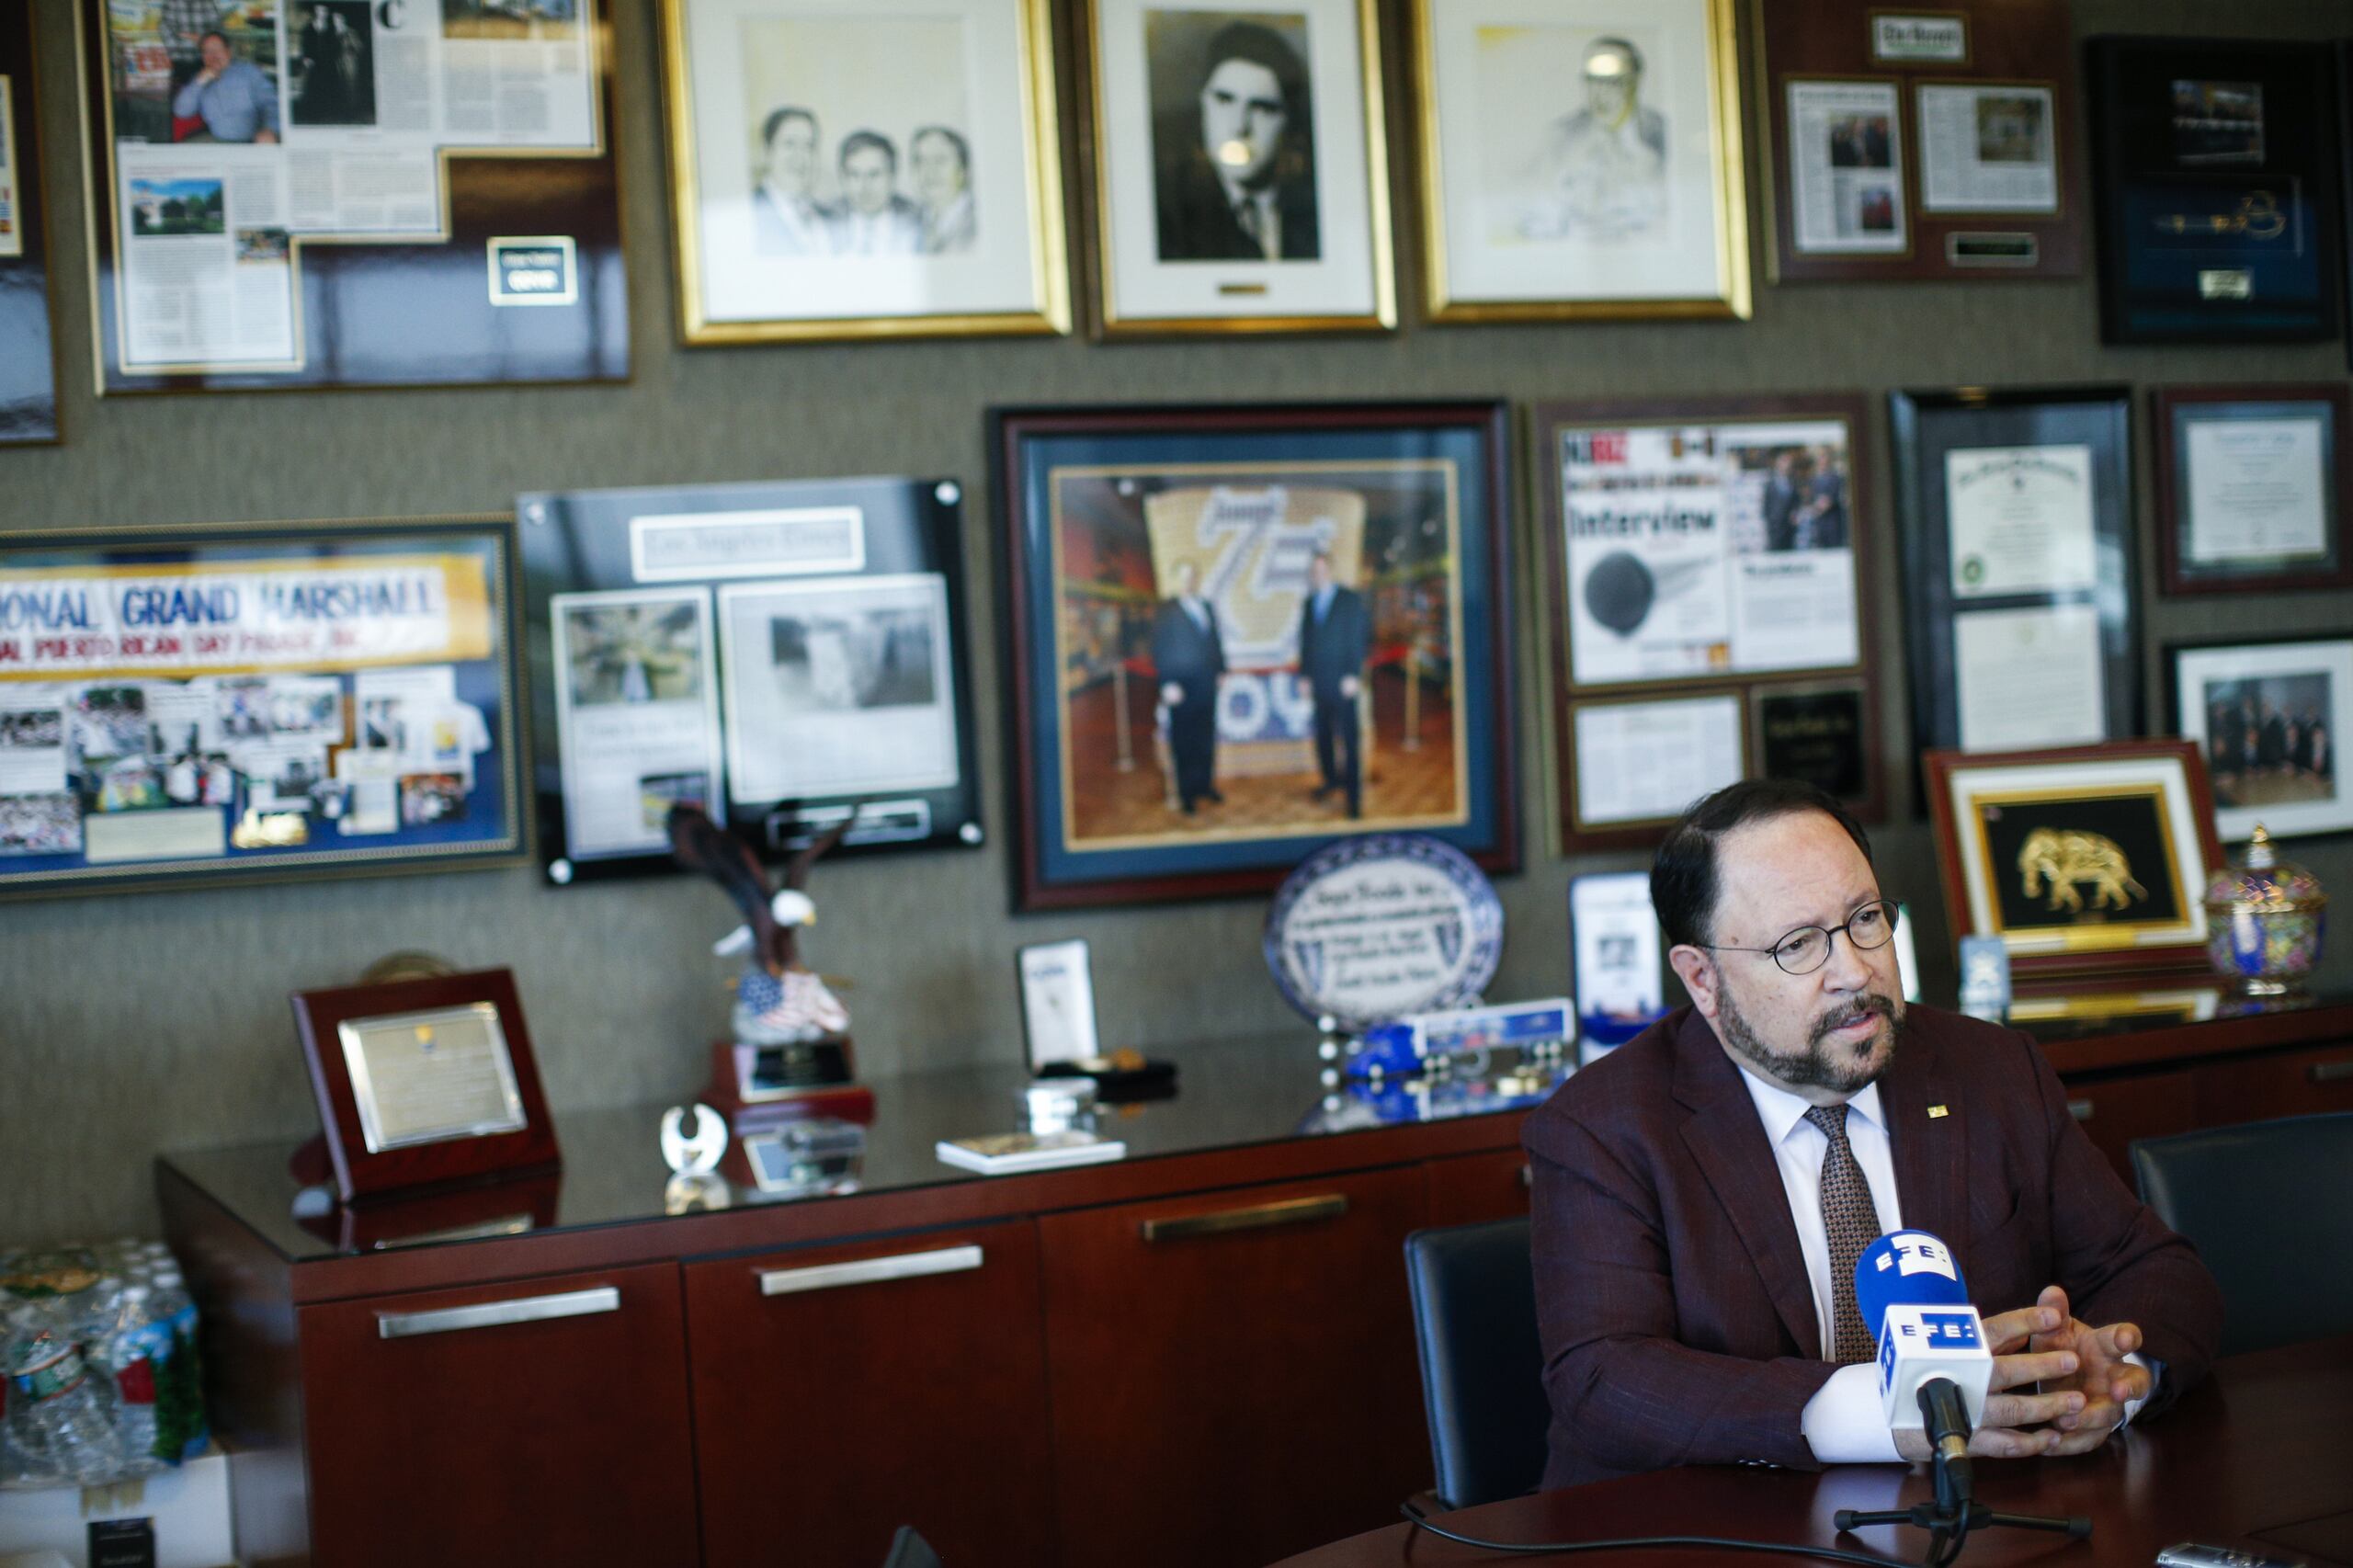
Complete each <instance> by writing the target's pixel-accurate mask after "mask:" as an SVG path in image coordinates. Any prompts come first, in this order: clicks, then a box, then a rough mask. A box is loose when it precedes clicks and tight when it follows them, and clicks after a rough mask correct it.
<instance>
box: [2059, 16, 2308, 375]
mask: <svg viewBox="0 0 2353 1568" xmlns="http://www.w3.org/2000/svg"><path fill="white" fill-rule="evenodd" d="M2084 52H2085V72H2086V78H2087V80H2088V83H2089V85H2090V89H2091V97H2092V113H2091V123H2092V127H2093V143H2092V160H2093V163H2092V168H2093V176H2094V188H2095V191H2096V203H2095V205H2096V210H2097V220H2098V228H2099V241H2100V245H2099V250H2100V265H2099V304H2100V335H2101V337H2102V339H2103V340H2104V341H2106V342H2109V343H2177V342H2200V341H2214V342H2226V343H2249V342H2285V341H2295V340H2305V339H2313V338H2325V337H2328V336H2331V335H2334V334H2335V333H2336V319H2337V315H2336V309H2337V307H2336V294H2337V290H2338V289H2339V288H2340V287H2341V286H2342V284H2343V282H2344V278H2343V276H2342V273H2341V270H2340V265H2339V259H2338V258H2339V256H2340V248H2339V236H2338V233H2337V206H2338V195H2339V192H2338V185H2337V182H2338V179H2339V175H2338V170H2337V160H2338V155H2339V152H2340V145H2339V142H2340V137H2339V125H2338V121H2337V119H2336V116H2335V115H2334V114H2333V113H2332V112H2331V110H2330V102H2331V98H2332V97H2333V96H2334V95H2333V93H2332V90H2331V88H2332V84H2331V82H2330V77H2331V75H2332V74H2333V73H2332V71H2331V66H2332V63H2333V62H2332V61H2331V60H2330V58H2329V53H2328V51H2327V50H2326V49H2325V48H2323V47H2321V46H2318V45H2314V44H2311V43H2291V42H2256V41H2251V40H2230V39H2213V38H2197V39H2168V38H2142V37H2130V38H2096V39H2092V40H2088V41H2087V42H2086V44H2085V46H2084Z"/></svg>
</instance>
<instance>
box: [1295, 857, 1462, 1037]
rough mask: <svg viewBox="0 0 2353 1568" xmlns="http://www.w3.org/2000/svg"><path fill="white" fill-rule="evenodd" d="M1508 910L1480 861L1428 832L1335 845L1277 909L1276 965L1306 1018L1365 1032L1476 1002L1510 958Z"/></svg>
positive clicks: (1313, 860) (1310, 863) (1305, 870)
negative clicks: (1506, 931) (1505, 951)
mask: <svg viewBox="0 0 2353 1568" xmlns="http://www.w3.org/2000/svg"><path fill="white" fill-rule="evenodd" d="M1503 946H1504V906H1503V901H1502V900H1501V899H1500V898H1498V897H1496V896H1495V884H1494V883H1493V882H1490V881H1488V880H1487V876H1486V873H1485V872H1483V871H1482V870H1480V869H1479V868H1478V867H1477V866H1475V865H1473V864H1472V861H1471V858H1470V857H1469V856H1467V855H1465V854H1463V853H1462V852H1461V850H1459V849H1457V848H1455V847H1454V846H1452V845H1449V844H1447V843H1445V842H1443V841H1442V840H1439V839H1435V838H1430V837H1427V836H1426V835H1421V834H1404V833H1379V834H1368V835H1365V836H1363V837H1361V838H1351V839H1343V840H1342V841H1340V842H1339V843H1337V844H1333V845H1327V846H1324V848H1322V849H1319V850H1317V851H1316V852H1315V853H1314V854H1313V855H1311V856H1309V857H1308V858H1306V859H1305V860H1302V861H1301V862H1300V864H1299V868H1298V869H1296V870H1294V871H1292V872H1291V874H1290V877H1289V878H1287V879H1285V881H1284V882H1283V885H1282V887H1281V888H1280V889H1279V890H1278V891H1277V892H1276V893H1275V902H1274V904H1273V906H1272V907H1271V908H1269V909H1268V910H1267V934H1266V953H1267V968H1268V969H1269V970H1271V971H1273V973H1274V977H1275V986H1276V989H1278V990H1279V991H1280V992H1281V993H1282V995H1283V1000H1284V1001H1286V1002H1288V1003H1290V1005H1291V1006H1292V1007H1294V1008H1296V1009H1297V1010H1298V1011H1299V1013H1300V1014H1301V1016H1302V1017H1308V1018H1313V1019H1319V1020H1320V1019H1323V1018H1331V1019H1333V1020H1335V1021H1336V1023H1337V1025H1338V1026H1339V1027H1340V1028H1343V1029H1350V1030H1357V1029H1362V1028H1368V1027H1370V1026H1371V1025H1373V1024H1379V1023H1385V1022H1387V1021H1388V1020H1390V1019H1392V1018H1400V1017H1405V1016H1406V1015H1408V1014H1413V1013H1427V1012H1434V1011H1438V1010H1439V1009H1442V1008H1447V1007H1461V1006H1473V1005H1476V1004H1477V1002H1478V1001H1479V998H1480V994H1481V993H1482V992H1483V991H1484V990H1485V989H1486V987H1487V984H1488V983H1489V982H1490V981H1492V980H1494V979H1495V966H1496V965H1497V964H1499V963H1501V962H1502V961H1503Z"/></svg>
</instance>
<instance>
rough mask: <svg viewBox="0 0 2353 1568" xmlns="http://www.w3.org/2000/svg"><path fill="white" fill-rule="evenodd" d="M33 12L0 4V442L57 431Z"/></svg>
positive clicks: (50, 436) (52, 435) (45, 437)
mask: <svg viewBox="0 0 2353 1568" xmlns="http://www.w3.org/2000/svg"><path fill="white" fill-rule="evenodd" d="M33 59H34V55H33V16H32V7H31V6H6V7H0V447H5V446H14V445H17V444H19V443H30V442H39V441H54V440H56V439H57V355H56V352H55V349H54V347H53V342H54V335H53V333H52V332H51V324H50V301H49V225H48V214H47V210H46V207H45V204H44V203H43V201H42V199H41V198H42V195H43V191H42V189H41V170H40V139H39V126H40V118H39V116H38V115H37V114H36V113H35V109H34V103H33Z"/></svg>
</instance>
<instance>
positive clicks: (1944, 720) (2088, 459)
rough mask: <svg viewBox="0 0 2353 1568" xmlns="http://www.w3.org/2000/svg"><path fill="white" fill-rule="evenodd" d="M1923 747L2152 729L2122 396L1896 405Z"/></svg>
mask: <svg viewBox="0 0 2353 1568" xmlns="http://www.w3.org/2000/svg"><path fill="white" fill-rule="evenodd" d="M1890 406H1891V415H1892V421H1893V434H1894V444H1895V462H1896V483H1895V490H1896V498H1897V503H1898V505H1899V506H1900V507H1901V508H1902V511H1903V514H1904V594H1905V602H1906V606H1907V608H1908V611H1909V614H1908V616H1907V630H1908V631H1909V634H1910V639H1911V645H1912V646H1911V653H1912V661H1911V662H1912V692H1913V735H1914V738H1915V740H1917V741H1918V742H1920V743H1921V744H1923V745H1924V746H1938V747H1947V748H1952V749H1957V750H1963V751H2004V750H2021V749H2027V748H2029V747H2047V746H2056V745H2066V744H2082V743H2086V742H2092V741H2101V740H2110V739H2120V738H2122V737H2126V736H2130V735H2133V734H2136V733H2139V726H2140V660H2139V656H2138V652H2137V644H2136V643H2135V642H2134V637H2135V632H2134V624H2135V619H2136V616H2135V610H2134V603H2133V581H2132V568H2131V561H2132V554H2133V546H2132V536H2131V517H2132V506H2131V460H2130V452H2129V445H2128V443H2129V431H2130V428H2131V417H2130V405H2129V403H2128V402H2127V395H2126V393H2125V392H2123V391H2122V389H2120V388H2085V389H2057V390H2040V389H2038V390H2032V391H2021V392H1989V391H1987V390H1985V389H1983V388H1971V389H1967V390H1964V391H1961V392H1895V393H1892V394H1890Z"/></svg>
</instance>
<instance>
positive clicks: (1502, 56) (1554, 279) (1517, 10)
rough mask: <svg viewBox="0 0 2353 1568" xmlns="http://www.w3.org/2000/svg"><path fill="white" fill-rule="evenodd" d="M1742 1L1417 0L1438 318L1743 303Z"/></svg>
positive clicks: (1432, 298)
mask: <svg viewBox="0 0 2353 1568" xmlns="http://www.w3.org/2000/svg"><path fill="white" fill-rule="evenodd" d="M1414 28H1415V42H1416V45H1417V49H1416V62H1417V65H1418V69H1419V72H1420V78H1421V106H1420V109H1421V113H1420V121H1421V153H1422V160H1421V162H1422V182H1423V187H1422V222H1423V229H1424V250H1425V256H1426V261H1425V271H1426V275H1427V280H1428V290H1429V294H1428V302H1429V312H1430V316H1431V318H1432V319H1433V320H1436V321H1441V322H1446V321H1470V322H1476V321H1518V320H1534V319H1544V318H1556V317H1573V316H1733V317H1738V318H1741V319H1744V320H1745V319H1746V317H1747V315H1748V313H1749V283H1748V217H1747V200H1746V197H1745V190H1744V187H1743V184H1742V173H1741V155H1740V127H1741V95H1740V78H1739V64H1738V58H1737V51H1736V50H1735V48H1734V44H1733V0H1414Z"/></svg>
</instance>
